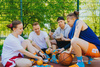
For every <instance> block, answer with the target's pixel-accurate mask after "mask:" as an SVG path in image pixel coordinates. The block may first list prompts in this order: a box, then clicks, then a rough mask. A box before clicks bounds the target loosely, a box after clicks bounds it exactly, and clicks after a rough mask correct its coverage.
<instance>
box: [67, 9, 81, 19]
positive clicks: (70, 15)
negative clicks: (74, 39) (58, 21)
mask: <svg viewBox="0 0 100 67" xmlns="http://www.w3.org/2000/svg"><path fill="white" fill-rule="evenodd" d="M78 15H79V12H78V11H74V12H73V13H70V14H68V15H67V17H75V18H76V19H78Z"/></svg>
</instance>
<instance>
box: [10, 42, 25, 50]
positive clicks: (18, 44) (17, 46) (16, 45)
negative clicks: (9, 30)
mask: <svg viewBox="0 0 100 67" xmlns="http://www.w3.org/2000/svg"><path fill="white" fill-rule="evenodd" d="M9 47H10V48H11V49H12V50H13V51H17V50H20V49H23V47H22V46H21V42H20V41H19V40H11V41H10V42H9Z"/></svg>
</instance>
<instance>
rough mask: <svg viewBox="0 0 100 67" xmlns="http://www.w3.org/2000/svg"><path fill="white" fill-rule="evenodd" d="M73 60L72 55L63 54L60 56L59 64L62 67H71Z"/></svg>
mask: <svg viewBox="0 0 100 67" xmlns="http://www.w3.org/2000/svg"><path fill="white" fill-rule="evenodd" d="M72 60H73V58H72V55H71V54H68V53H61V54H60V55H59V63H60V64H62V65H70V64H71V62H72Z"/></svg>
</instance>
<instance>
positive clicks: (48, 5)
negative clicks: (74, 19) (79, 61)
mask: <svg viewBox="0 0 100 67" xmlns="http://www.w3.org/2000/svg"><path fill="white" fill-rule="evenodd" d="M76 2H77V0H22V12H23V14H22V17H23V24H24V32H23V34H24V35H29V33H30V32H31V31H32V24H33V23H34V22H39V24H40V26H41V30H44V31H46V32H49V30H50V29H54V30H55V29H56V28H57V27H58V23H57V21H56V20H57V17H58V16H63V17H64V18H65V19H66V16H67V14H68V13H70V12H73V11H74V10H76V9H77V4H76ZM0 6H1V8H0V15H1V16H0V19H1V21H0V31H2V32H0V35H1V36H7V35H8V34H9V33H10V32H11V31H10V30H9V29H7V27H6V25H7V24H10V23H11V22H12V21H13V20H16V19H18V20H20V19H21V16H20V9H21V8H20V0H1V1H0ZM1 26H2V27H1ZM8 30H9V32H8Z"/></svg>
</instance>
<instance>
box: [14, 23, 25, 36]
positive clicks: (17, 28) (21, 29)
mask: <svg viewBox="0 0 100 67" xmlns="http://www.w3.org/2000/svg"><path fill="white" fill-rule="evenodd" d="M13 31H14V32H15V33H16V34H17V35H21V34H22V32H23V24H22V23H20V24H18V25H17V27H16V28H13Z"/></svg>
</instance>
